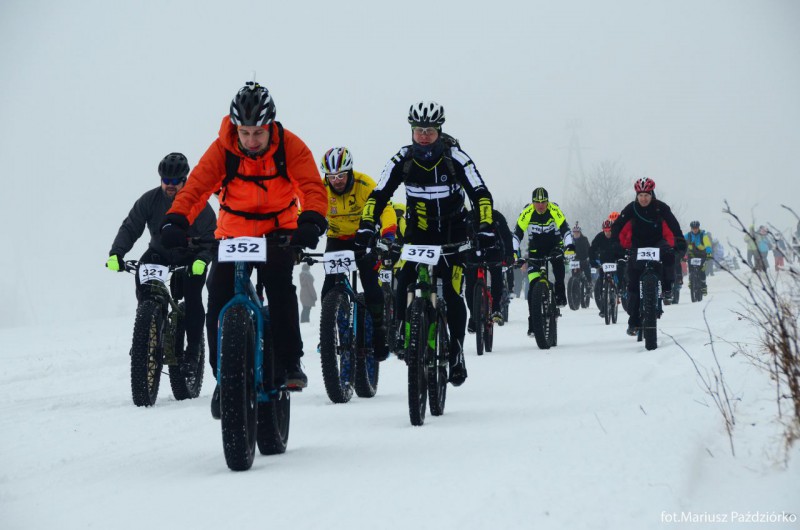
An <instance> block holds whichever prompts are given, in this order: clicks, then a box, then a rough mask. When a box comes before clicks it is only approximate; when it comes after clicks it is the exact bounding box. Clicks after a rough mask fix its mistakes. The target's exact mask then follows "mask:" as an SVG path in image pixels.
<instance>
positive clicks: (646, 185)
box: [633, 177, 656, 193]
mask: <svg viewBox="0 0 800 530" xmlns="http://www.w3.org/2000/svg"><path fill="white" fill-rule="evenodd" d="M633 189H635V190H636V193H652V192H653V190H654V189H656V183H655V182H654V181H653V179H651V178H648V177H642V178H640V179H638V180H637V181H636V182H634V183H633Z"/></svg>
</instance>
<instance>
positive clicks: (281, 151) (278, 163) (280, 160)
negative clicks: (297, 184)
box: [272, 121, 289, 180]
mask: <svg viewBox="0 0 800 530" xmlns="http://www.w3.org/2000/svg"><path fill="white" fill-rule="evenodd" d="M275 125H276V126H277V127H278V148H277V149H276V150H275V154H274V155H272V160H273V162H275V168H276V169H277V170H278V175H280V176H282V177H283V178H285V179H286V180H289V172H288V171H287V170H286V146H285V145H284V141H283V140H284V134H283V125H281V122H279V121H276V122H275Z"/></svg>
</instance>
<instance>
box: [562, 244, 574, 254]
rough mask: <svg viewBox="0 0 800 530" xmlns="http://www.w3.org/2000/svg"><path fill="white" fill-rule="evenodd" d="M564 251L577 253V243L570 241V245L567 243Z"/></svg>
mask: <svg viewBox="0 0 800 530" xmlns="http://www.w3.org/2000/svg"><path fill="white" fill-rule="evenodd" d="M564 251H565V252H572V253H575V245H574V244H573V243H570V244H569V245H567V246H566V247H564Z"/></svg>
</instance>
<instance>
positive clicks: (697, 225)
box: [689, 221, 700, 228]
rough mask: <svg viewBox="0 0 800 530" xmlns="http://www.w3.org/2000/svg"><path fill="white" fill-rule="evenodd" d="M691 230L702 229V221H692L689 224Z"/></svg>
mask: <svg viewBox="0 0 800 530" xmlns="http://www.w3.org/2000/svg"><path fill="white" fill-rule="evenodd" d="M689 228H700V221H692V222H691V223H689Z"/></svg>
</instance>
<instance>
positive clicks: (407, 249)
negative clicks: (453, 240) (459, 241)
mask: <svg viewBox="0 0 800 530" xmlns="http://www.w3.org/2000/svg"><path fill="white" fill-rule="evenodd" d="M441 255H442V247H440V246H439V245H403V251H402V252H401V253H400V258H402V259H404V260H406V261H416V262H417V263H426V264H428V265H436V264H437V263H439V256H441Z"/></svg>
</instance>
